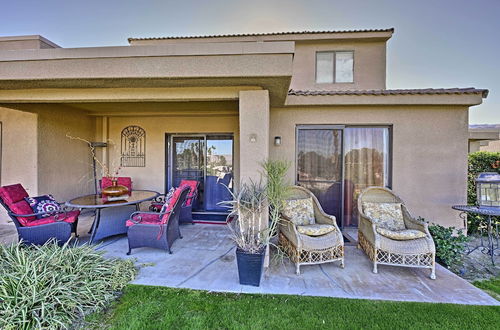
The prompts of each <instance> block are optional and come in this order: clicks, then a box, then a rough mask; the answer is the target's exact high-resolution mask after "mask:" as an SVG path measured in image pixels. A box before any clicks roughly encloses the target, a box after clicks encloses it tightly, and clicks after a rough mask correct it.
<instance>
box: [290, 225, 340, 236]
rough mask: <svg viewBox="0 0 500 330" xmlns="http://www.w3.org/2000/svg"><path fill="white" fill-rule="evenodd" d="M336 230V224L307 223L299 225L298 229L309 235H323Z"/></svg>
mask: <svg viewBox="0 0 500 330" xmlns="http://www.w3.org/2000/svg"><path fill="white" fill-rule="evenodd" d="M334 230H335V226H332V225H320V224H314V225H307V226H297V231H298V232H299V233H301V234H304V235H307V236H322V235H325V234H328V233H330V232H332V231H334Z"/></svg>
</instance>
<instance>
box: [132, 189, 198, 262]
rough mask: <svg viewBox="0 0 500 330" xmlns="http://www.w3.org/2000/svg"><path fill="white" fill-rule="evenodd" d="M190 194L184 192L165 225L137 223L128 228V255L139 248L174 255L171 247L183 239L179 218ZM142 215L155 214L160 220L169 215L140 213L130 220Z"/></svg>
mask: <svg viewBox="0 0 500 330" xmlns="http://www.w3.org/2000/svg"><path fill="white" fill-rule="evenodd" d="M188 193H189V188H187V187H186V188H185V189H183V190H182V192H181V194H180V196H179V199H178V200H177V202H176V203H175V205H174V207H173V208H172V210H171V211H170V213H171V214H170V217H169V219H168V221H167V223H165V224H147V223H144V224H142V223H140V222H139V223H137V224H134V225H133V226H130V227H128V232H127V238H128V252H127V255H130V254H131V253H132V249H135V248H139V247H151V248H156V249H162V250H167V251H168V253H169V254H172V251H171V249H170V248H171V247H172V244H173V243H174V241H175V240H176V239H177V238H182V235H181V231H180V228H179V218H180V215H181V208H182V205H184V203H185V201H186V197H187V195H188ZM141 214H154V215H158V216H159V217H160V219H161V218H162V217H163V216H164V215H165V214H167V212H163V213H158V212H143V211H138V212H134V213H132V215H131V216H130V219H133V218H134V216H136V215H139V216H140V215H141Z"/></svg>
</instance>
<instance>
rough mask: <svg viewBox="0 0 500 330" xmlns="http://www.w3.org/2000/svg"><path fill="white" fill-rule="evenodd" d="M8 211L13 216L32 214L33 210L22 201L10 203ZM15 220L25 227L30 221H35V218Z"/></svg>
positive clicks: (18, 218)
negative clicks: (13, 214)
mask: <svg viewBox="0 0 500 330" xmlns="http://www.w3.org/2000/svg"><path fill="white" fill-rule="evenodd" d="M9 207H10V210H11V211H12V213H15V214H33V213H34V212H33V210H32V209H31V206H30V205H29V204H28V202H27V201H25V200H22V201H19V202H16V203H12V204H11V205H10V206H9ZM17 220H18V221H19V222H20V223H21V225H23V226H26V224H27V223H28V222H30V221H33V220H36V216H30V217H17Z"/></svg>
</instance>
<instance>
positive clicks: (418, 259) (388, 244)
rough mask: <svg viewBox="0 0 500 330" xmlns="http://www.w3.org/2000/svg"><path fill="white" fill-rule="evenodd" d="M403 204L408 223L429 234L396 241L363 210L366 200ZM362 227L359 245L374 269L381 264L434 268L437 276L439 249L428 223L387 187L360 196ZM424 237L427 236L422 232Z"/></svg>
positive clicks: (373, 188)
mask: <svg viewBox="0 0 500 330" xmlns="http://www.w3.org/2000/svg"><path fill="white" fill-rule="evenodd" d="M366 202H371V203H401V209H402V210H401V211H402V214H403V221H404V226H405V227H406V229H414V230H418V231H420V232H423V233H425V237H422V238H415V239H409V240H395V239H391V238H388V237H386V236H383V235H381V234H379V233H378V232H377V224H376V223H375V222H374V221H373V220H372V219H370V218H369V217H368V216H367V215H366V214H365V213H364V209H363V203H366ZM358 211H359V228H358V248H361V249H363V251H364V252H365V253H366V254H367V256H368V257H369V258H370V260H371V261H372V262H373V272H374V273H377V265H379V264H381V265H391V266H403V267H417V268H430V269H431V275H430V278H431V279H435V278H436V271H435V269H436V264H435V257H436V249H435V246H434V241H433V239H432V236H431V234H430V233H429V229H428V224H427V223H425V222H422V221H419V220H416V219H415V218H413V217H412V216H411V215H410V213H409V212H408V210H407V208H406V207H405V205H404V202H403V201H402V200H401V198H399V197H398V196H397V195H396V194H394V193H393V192H392V191H391V190H389V189H387V188H381V187H369V188H366V189H365V190H364V191H363V192H361V194H360V195H359V198H358ZM422 236H423V235H422Z"/></svg>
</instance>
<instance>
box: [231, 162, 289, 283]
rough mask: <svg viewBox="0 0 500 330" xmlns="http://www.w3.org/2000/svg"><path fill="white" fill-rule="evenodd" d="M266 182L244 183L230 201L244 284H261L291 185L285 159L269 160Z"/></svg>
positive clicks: (263, 165)
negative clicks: (267, 257)
mask: <svg viewBox="0 0 500 330" xmlns="http://www.w3.org/2000/svg"><path fill="white" fill-rule="evenodd" d="M262 167H263V169H264V176H265V177H266V184H265V185H263V184H262V182H261V181H260V182H258V183H257V182H253V181H250V182H248V183H242V184H241V185H240V190H239V192H238V193H237V194H235V193H233V192H231V194H232V196H233V200H231V201H226V202H223V203H224V204H227V205H230V207H231V213H230V215H229V217H230V218H232V221H230V222H229V223H228V228H229V229H230V231H231V238H232V239H233V240H234V242H235V243H236V246H237V248H236V261H237V264H238V275H239V281H240V284H244V285H253V286H259V285H260V280H261V277H262V273H263V268H264V260H265V256H266V251H267V249H268V247H269V244H270V240H271V238H272V237H273V236H274V235H276V233H277V227H278V222H279V213H280V211H281V208H282V204H283V200H284V197H285V195H286V191H287V188H288V185H287V184H286V183H285V180H284V177H285V173H286V171H287V169H288V165H287V163H285V162H280V161H266V162H264V163H263V164H262Z"/></svg>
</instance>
